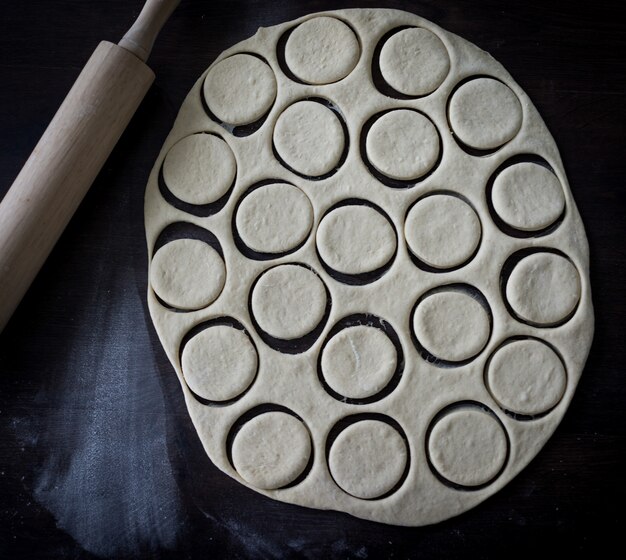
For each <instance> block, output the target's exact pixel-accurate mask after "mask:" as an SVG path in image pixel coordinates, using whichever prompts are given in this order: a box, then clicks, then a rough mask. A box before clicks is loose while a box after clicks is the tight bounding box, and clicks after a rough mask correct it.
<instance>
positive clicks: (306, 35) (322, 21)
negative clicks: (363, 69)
mask: <svg viewBox="0 0 626 560" xmlns="http://www.w3.org/2000/svg"><path fill="white" fill-rule="evenodd" d="M360 55H361V48H360V46H359V41H358V39H357V38H356V35H355V34H354V32H353V31H352V29H350V27H348V26H347V25H346V24H345V23H343V22H342V21H340V20H338V19H337V18H332V17H326V16H322V17H315V18H311V19H309V20H307V21H305V22H304V23H301V24H300V25H298V27H296V28H295V29H294V30H293V32H292V33H291V35H289V38H288V39H287V44H286V45H285V62H286V63H287V66H288V67H289V70H291V71H292V72H293V74H294V75H295V76H296V77H297V78H299V79H300V80H302V81H303V82H306V83H308V84H318V85H322V84H330V83H333V82H337V81H339V80H341V79H343V78H345V77H346V76H347V75H348V74H349V73H350V72H352V70H353V69H354V67H355V66H356V64H357V62H358V61H359V56H360Z"/></svg>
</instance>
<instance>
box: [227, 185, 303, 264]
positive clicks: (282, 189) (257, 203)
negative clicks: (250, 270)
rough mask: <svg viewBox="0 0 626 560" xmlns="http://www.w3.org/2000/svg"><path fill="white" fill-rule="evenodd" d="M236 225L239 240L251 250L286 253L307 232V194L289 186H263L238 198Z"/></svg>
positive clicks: (300, 240)
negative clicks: (240, 198) (240, 200)
mask: <svg viewBox="0 0 626 560" xmlns="http://www.w3.org/2000/svg"><path fill="white" fill-rule="evenodd" d="M236 225H237V232H238V233H239V236H240V237H241V240H242V241H243V242H244V243H245V244H246V246H247V247H249V248H250V249H252V250H253V251H258V252H260V253H276V254H278V253H286V252H288V251H291V250H293V249H295V248H296V247H297V246H298V245H300V244H301V243H302V242H304V240H305V239H306V238H307V236H308V235H309V232H310V231H311V227H312V226H313V208H312V206H311V202H310V201H309V199H308V197H307V196H306V195H305V194H304V193H303V192H302V191H301V190H300V189H299V188H297V187H294V186H293V185H288V184H285V183H279V184H273V185H265V186H262V187H259V188H258V189H255V190H254V191H252V192H251V193H249V194H248V195H247V196H246V197H245V198H244V199H243V200H242V202H241V204H240V205H239V208H238V210H237V216H236Z"/></svg>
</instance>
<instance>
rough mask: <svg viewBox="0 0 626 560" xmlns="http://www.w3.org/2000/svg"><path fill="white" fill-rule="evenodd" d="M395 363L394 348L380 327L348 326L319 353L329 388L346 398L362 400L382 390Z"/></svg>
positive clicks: (390, 377)
mask: <svg viewBox="0 0 626 560" xmlns="http://www.w3.org/2000/svg"><path fill="white" fill-rule="evenodd" d="M397 366H398V355H397V351H396V347H395V346H394V344H393V342H391V340H390V339H389V337H388V336H387V335H386V334H385V333H384V332H383V331H382V330H381V329H379V328H376V327H370V326H365V325H357V326H352V327H347V328H345V329H342V330H341V331H339V332H338V333H337V334H336V335H335V336H333V337H332V338H331V339H330V340H329V341H328V344H327V345H326V346H325V348H324V350H323V352H322V363H321V367H322V374H323V376H324V380H325V381H326V383H328V385H329V387H330V388H331V389H332V390H333V391H335V392H336V393H338V394H339V395H341V396H343V397H346V398H349V399H365V398H368V397H372V396H374V395H376V394H377V393H379V392H380V391H382V389H384V388H385V387H386V386H387V384H388V383H389V382H390V381H391V379H392V377H393V375H394V373H395V372H396V368H397Z"/></svg>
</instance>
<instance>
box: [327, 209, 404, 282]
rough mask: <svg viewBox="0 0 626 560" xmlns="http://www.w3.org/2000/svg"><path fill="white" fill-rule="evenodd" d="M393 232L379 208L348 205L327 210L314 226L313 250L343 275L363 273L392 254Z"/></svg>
mask: <svg viewBox="0 0 626 560" xmlns="http://www.w3.org/2000/svg"><path fill="white" fill-rule="evenodd" d="M396 247H397V240H396V234H395V231H394V229H393V227H392V226H391V224H390V223H389V221H388V220H387V218H385V217H384V216H383V215H382V214H381V213H380V212H379V211H377V210H375V209H374V208H372V207H371V206H364V205H360V204H350V205H347V206H340V207H339V208H335V209H334V210H331V211H330V212H329V213H328V214H326V216H324V218H322V221H321V222H320V225H319V227H318V229H317V250H318V251H319V254H320V257H321V258H322V260H323V261H324V263H325V264H326V265H327V266H328V267H330V268H332V269H333V270H335V271H337V272H341V273H343V274H353V275H356V274H365V273H367V272H373V271H375V270H378V269H380V268H382V267H384V266H385V265H386V264H387V263H388V262H389V261H390V260H391V259H392V258H393V256H394V254H395V252H396Z"/></svg>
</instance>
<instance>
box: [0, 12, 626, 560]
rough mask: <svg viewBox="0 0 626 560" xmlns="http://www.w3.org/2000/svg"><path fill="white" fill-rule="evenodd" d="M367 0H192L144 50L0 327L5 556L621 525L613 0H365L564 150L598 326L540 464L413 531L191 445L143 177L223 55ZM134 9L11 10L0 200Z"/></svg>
mask: <svg viewBox="0 0 626 560" xmlns="http://www.w3.org/2000/svg"><path fill="white" fill-rule="evenodd" d="M367 4H369V2H365V1H363V0H362V1H360V2H326V1H308V2H307V1H301V2H292V3H289V2H284V3H283V2H281V3H278V2H276V3H272V2H261V1H257V2H254V1H249V2H246V1H233V2H209V1H199V0H198V1H193V0H183V2H182V5H181V6H180V8H179V9H178V10H177V11H176V13H175V14H174V15H173V17H172V19H171V21H170V22H169V24H168V25H167V27H166V28H165V30H164V32H163V33H162V35H161V37H160V38H159V40H158V42H157V45H156V48H155V51H154V53H153V56H152V57H151V59H150V65H151V67H152V68H153V69H154V70H155V71H156V74H157V80H156V83H155V85H154V87H153V88H152V90H151V91H150V93H149V94H148V96H147V98H146V100H145V102H144V104H143V105H142V107H141V108H140V110H139V112H138V114H137V115H136V117H135V118H134V120H133V121H132V123H131V125H130V127H129V128H128V130H127V132H126V133H125V135H124V136H123V138H122V140H121V142H120V144H119V145H118V147H117V149H116V150H115V152H114V153H113V155H112V156H111V158H110V159H109V160H108V162H107V164H106V165H105V167H104V170H103V171H102V173H101V174H100V176H99V177H98V179H97V181H96V182H95V184H94V186H93V188H92V189H91V191H90V193H89V194H88V196H87V198H86V199H85V201H84V202H83V204H82V206H81V207H80V209H79V211H78V213H77V214H76V216H75V218H74V220H73V221H72V223H71V224H70V226H69V227H68V229H67V230H66V232H65V234H64V235H63V237H62V238H61V240H60V242H59V243H58V245H57V247H56V248H55V250H54V252H53V253H52V255H51V257H50V258H49V260H48V262H47V263H46V265H45V266H44V268H43V270H42V272H41V274H40V275H39V277H38V278H37V280H36V282H35V283H34V285H33V286H32V288H31V290H30V291H29V292H28V295H27V296H26V298H25V299H24V301H23V302H22V304H21V305H20V307H19V309H18V310H17V312H16V314H15V315H14V317H13V319H12V321H11V322H10V324H9V325H8V327H7V328H6V330H5V331H4V332H3V333H2V334H1V335H0V373H1V374H0V557H3V558H92V557H94V556H98V557H105V558H109V557H111V558H112V557H115V558H120V557H129V558H131V557H132V558H135V557H145V558H147V557H152V558H154V557H162V558H168V557H172V558H174V557H176V558H179V557H185V558H189V557H203V558H218V557H225V558H290V557H306V558H391V557H393V558H408V557H410V558H418V557H429V556H433V557H434V556H442V557H446V558H454V557H468V558H474V557H479V558H489V557H502V556H503V555H505V554H506V555H508V556H513V557H517V556H529V555H533V557H537V556H538V555H539V554H543V553H548V552H551V551H557V550H562V551H563V552H565V551H575V550H581V551H586V552H587V553H594V552H595V553H597V552H598V550H599V547H602V546H603V545H606V544H608V543H611V542H615V541H618V538H619V537H620V536H621V533H622V532H623V530H624V526H625V523H626V514H625V507H624V502H625V499H626V492H625V481H626V476H625V475H626V460H625V459H626V452H625V450H626V422H625V421H624V414H623V410H624V403H626V377H625V376H624V364H625V363H626V352H625V350H624V348H626V342H625V340H624V339H625V334H626V333H625V329H624V322H625V321H626V316H625V305H624V303H625V301H624V300H625V285H626V283H625V281H624V277H623V276H624V271H625V270H626V266H625V265H626V250H625V244H624V240H625V239H626V227H625V223H626V221H625V219H624V214H625V212H626V204H625V200H626V195H625V193H626V187H625V184H626V126H625V117H626V62H625V56H624V55H625V54H626V26H625V25H624V22H623V18H622V17H621V16H620V15H619V13H620V12H618V10H617V8H618V6H619V3H618V2H606V1H604V0H597V1H595V2H593V3H592V5H590V4H589V3H586V4H584V5H581V6H580V7H578V6H576V5H575V4H572V3H570V2H559V3H558V4H556V3H555V6H556V5H558V6H560V7H550V6H549V5H548V3H546V2H543V1H539V0H532V1H525V2H515V3H512V2H511V3H501V2H496V1H479V2H477V1H470V0H456V1H452V0H450V1H442V2H432V1H424V2H409V1H404V2H403V1H396V2H382V1H377V2H374V3H372V5H375V6H377V7H378V6H381V5H383V4H384V5H387V6H389V7H394V8H401V9H407V10H409V11H413V12H415V13H418V14H420V15H422V16H424V17H426V18H427V19H430V20H432V21H434V22H436V23H438V24H440V25H441V26H443V27H444V28H446V29H448V30H450V31H452V32H455V33H457V34H459V35H461V36H463V37H465V38H466V39H469V40H470V41H472V42H474V43H476V44H477V45H479V46H480V47H482V48H484V49H485V50H487V51H489V52H491V53H492V54H493V55H494V56H495V57H496V58H497V59H498V60H499V61H500V62H502V63H503V64H504V66H505V67H506V68H507V69H508V70H509V71H510V72H511V74H512V75H513V77H514V78H515V79H516V80H517V82H518V83H519V84H520V85H521V86H522V87H523V88H524V89H525V90H526V92H528V94H529V95H530V97H531V99H532V100H533V101H534V103H535V104H536V106H537V107H538V109H539V111H540V113H541V114H542V115H543V117H544V119H545V121H546V123H547V124H548V127H549V128H550V130H551V131H552V133H553V135H554V137H555V138H556V141H557V144H558V146H559V147H560V150H561V154H562V156H563V160H564V163H565V168H566V170H567V173H568V175H569V180H570V183H571V188H572V191H573V193H574V197H575V199H576V202H577V204H578V208H579V210H580V213H581V214H582V217H583V221H584V223H585V227H586V230H587V235H588V237H589V242H590V246H591V275H592V287H593V298H594V304H595V311H596V334H595V341H594V344H593V347H592V350H591V355H590V357H589V360H588V363H587V367H586V368H585V372H584V375H583V377H582V381H581V383H580V385H579V388H578V390H577V393H576V396H575V398H574V400H573V402H572V403H571V407H570V409H569V411H568V413H567V415H566V417H565V420H564V421H563V423H562V424H561V426H560V427H559V428H558V430H557V432H556V434H555V435H554V437H553V438H552V439H551V440H550V441H549V443H548V444H547V445H546V447H545V448H544V450H543V451H542V452H541V453H540V454H539V456H538V457H537V458H536V459H535V460H534V461H533V462H532V463H531V464H530V466H529V467H528V468H527V469H526V470H525V471H523V473H522V474H520V475H519V476H518V477H517V478H516V479H515V480H514V481H513V482H511V483H510V484H509V485H508V486H507V487H506V488H505V489H504V490H503V491H501V492H500V493H498V494H497V495H495V496H493V497H492V498H490V499H489V500H487V501H486V502H485V503H483V504H482V505H481V506H479V507H477V508H475V509H474V510H471V511H469V512H467V513H465V514H463V515H461V516H460V517H458V518H456V519H452V520H449V521H447V522H445V523H442V524H439V525H436V526H432V527H425V528H415V529H406V528H397V527H389V526H384V525H380V524H376V523H370V522H365V521H361V520H358V519H355V518H353V517H350V516H348V515H345V514H340V513H334V512H322V511H314V510H309V509H305V508H301V507H295V506H289V505H286V504H282V503H279V502H275V501H272V500H269V499H266V498H264V497H262V496H260V495H258V494H256V493H254V492H252V491H249V490H247V489H246V488H244V487H243V486H241V485H239V484H237V483H236V482H234V481H233V480H231V479H230V478H229V477H227V476H225V475H222V474H221V473H220V472H218V470H217V469H216V468H215V467H214V466H213V465H212V464H211V463H210V462H209V460H208V459H207V457H206V456H205V454H204V452H203V450H202V447H201V445H200V442H199V440H198V438H197V436H196V434H195V432H194V429H193V427H192V425H191V422H190V420H189V418H188V416H187V413H186V410H185V406H184V403H183V398H182V394H181V391H180V388H179V386H178V381H177V379H176V377H175V375H174V373H173V370H172V369H171V367H170V364H169V363H168V361H167V359H166V357H165V354H164V352H163V351H162V349H161V347H160V344H159V342H158V340H157V337H156V334H155V331H154V329H153V327H152V326H151V322H150V318H149V316H148V312H147V308H146V303H145V293H146V278H147V271H146V268H147V263H146V249H145V243H144V234H143V191H144V186H145V183H146V180H147V175H148V172H149V170H150V169H151V167H152V164H153V162H154V160H155V158H156V156H157V153H158V151H159V149H160V146H161V144H162V143H163V141H164V139H165V137H166V135H167V133H168V130H169V128H170V127H171V125H172V123H173V120H174V117H175V116H176V113H177V111H178V108H179V106H180V104H181V103H182V101H183V98H184V96H185V94H186V93H187V91H188V90H189V88H190V87H191V85H192V84H193V82H194V81H195V80H196V78H197V77H198V76H199V75H200V73H201V72H202V71H203V70H204V69H205V68H206V67H207V66H208V65H209V64H210V63H211V62H212V61H213V59H214V58H215V57H216V56H217V55H218V54H219V53H220V52H221V51H222V50H223V49H225V48H227V47H229V46H230V45H232V44H234V43H236V42H237V41H240V40H242V39H244V38H246V37H248V36H250V35H252V34H253V33H254V32H255V31H256V29H257V27H259V26H269V25H273V24H276V23H279V22H281V21H284V20H290V19H293V18H295V17H298V16H300V15H303V14H305V13H307V12H313V11H318V10H323V9H330V8H338V7H357V6H364V5H367ZM140 5H141V1H140V0H91V1H86V0H57V1H55V2H51V1H50V0H22V1H19V2H6V3H4V4H3V6H2V16H1V17H0V84H2V86H1V87H0V142H1V143H0V195H1V194H2V193H4V191H5V190H6V189H7V188H8V187H9V185H10V184H11V182H12V181H13V178H14V177H15V175H16V174H17V172H18V170H19V169H20V167H21V166H22V164H23V163H24V161H25V159H26V157H27V156H28V154H29V153H30V151H31V150H32V148H33V146H34V145H35V143H36V141H37V139H38V138H39V136H40V135H41V133H42V132H43V130H44V128H45V127H46V125H47V123H48V122H49V120H50V118H51V117H52V115H53V114H54V112H55V110H56V109H57V107H58V106H59V104H60V102H61V100H62V99H63V97H64V96H65V94H66V92H67V91H68V89H69V87H70V86H71V84H72V83H73V81H74V79H75V78H76V76H77V74H78V72H79V70H80V68H81V67H82V66H83V64H84V63H85V61H86V60H87V58H88V56H89V55H90V53H91V51H92V50H93V49H94V48H95V46H96V44H97V42H98V41H99V40H101V39H109V40H114V41H117V40H118V39H119V38H120V37H121V36H122V34H123V33H124V31H125V30H126V28H127V27H128V26H129V24H130V22H131V21H132V20H133V17H134V16H136V15H137V13H138V11H139V9H140ZM1 289H2V286H0V290H1ZM620 549H621V548H618V551H619V550H620ZM618 554H619V552H618Z"/></svg>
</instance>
